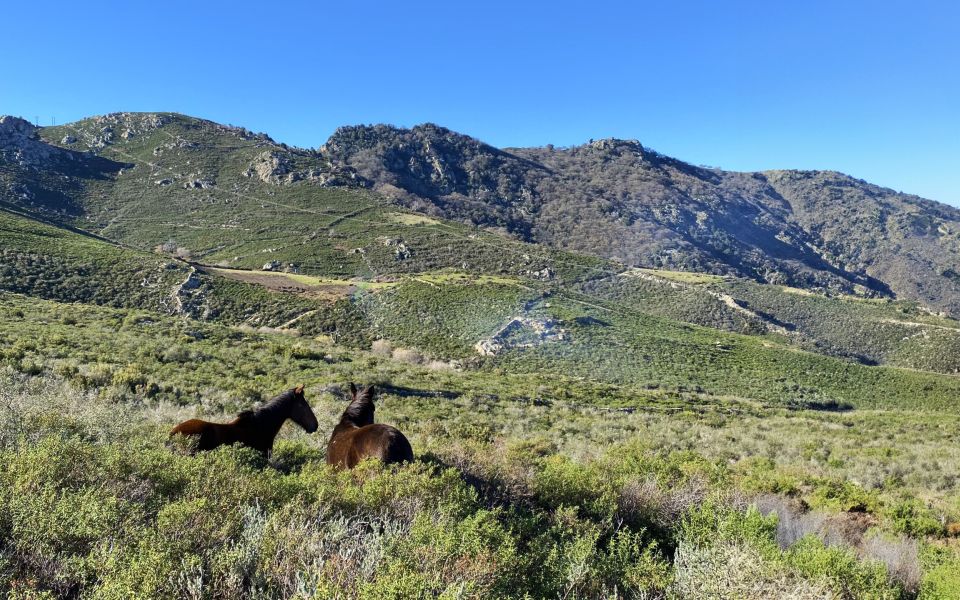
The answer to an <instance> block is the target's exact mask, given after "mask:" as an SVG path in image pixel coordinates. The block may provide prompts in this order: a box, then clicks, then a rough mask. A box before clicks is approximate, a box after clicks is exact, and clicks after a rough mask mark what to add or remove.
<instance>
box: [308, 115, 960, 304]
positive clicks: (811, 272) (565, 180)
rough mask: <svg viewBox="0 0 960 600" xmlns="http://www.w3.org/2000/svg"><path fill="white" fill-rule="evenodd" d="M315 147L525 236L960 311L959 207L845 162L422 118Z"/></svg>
mask: <svg viewBox="0 0 960 600" xmlns="http://www.w3.org/2000/svg"><path fill="white" fill-rule="evenodd" d="M321 151H322V152H323V153H324V155H325V156H328V157H329V158H330V160H331V162H333V163H334V164H337V165H343V166H344V167H350V168H353V169H355V170H356V172H357V173H358V174H359V175H360V176H362V177H363V178H365V179H367V180H369V181H372V182H373V183H374V187H375V188H376V189H378V190H380V191H382V192H383V193H385V194H386V195H388V196H389V197H392V198H395V199H396V200H397V201H399V202H401V203H402V204H404V205H406V206H408V207H411V208H414V209H415V210H419V211H424V212H427V213H428V214H432V215H434V216H440V217H445V218H452V219H457V220H460V221H463V222H469V223H474V224H477V225H483V226H487V227H493V228H499V229H502V230H504V231H507V232H510V233H511V234H513V235H515V236H517V237H519V238H521V239H526V240H530V241H535V242H538V243H543V244H548V245H550V246H553V247H557V248H563V249H567V250H574V251H579V252H586V253H590V254H594V255H598V256H604V257H607V258H612V259H615V260H618V261H621V262H624V263H626V264H628V265H634V266H641V267H654V268H667V269H678V270H688V271H699V272H711V273H718V274H731V275H737V276H741V277H749V278H752V279H755V280H757V281H760V282H766V283H775V284H782V285H790V286H793V287H800V288H806V289H827V290H835V291H841V292H844V293H858V294H862V295H867V296H888V295H896V297H898V298H903V299H908V300H917V301H920V302H922V303H924V304H926V305H929V306H932V307H936V308H938V309H940V310H943V311H946V312H949V313H951V314H954V315H957V314H960V278H958V277H957V275H956V273H955V268H956V265H957V264H958V263H960V210H957V209H955V208H951V207H949V206H946V205H943V204H938V203H936V202H931V201H929V200H924V199H921V198H918V197H916V196H910V195H907V194H901V193H897V192H894V191H893V190H889V189H884V188H881V187H878V186H875V185H871V184H869V183H867V182H864V181H862V180H858V179H854V178H852V177H849V176H846V175H843V174H840V173H835V172H828V171H816V172H813V171H770V172H759V173H737V172H727V171H722V170H719V169H707V168H702V167H695V166H693V165H689V164H687V163H684V162H682V161H679V160H676V159H673V158H670V157H667V156H663V155H661V154H659V153H657V152H655V151H652V150H650V149H649V148H646V147H644V146H642V145H641V144H640V143H639V142H636V141H626V140H615V139H608V140H599V141H596V142H591V143H589V144H585V145H583V146H576V147H571V148H554V147H552V146H547V147H544V148H513V149H506V150H499V149H496V148H493V147H491V146H488V145H486V144H483V143H482V142H479V141H478V140H475V139H472V138H470V137H467V136H464V135H461V134H458V133H455V132H452V131H450V130H447V129H444V128H442V127H437V126H435V125H429V124H428V125H421V126H417V127H414V128H413V129H409V130H408V129H397V128H394V127H389V126H383V125H377V126H358V127H343V128H341V129H339V130H337V132H335V133H334V134H333V136H331V138H330V140H329V141H327V143H326V144H325V145H324V146H323V147H322V148H321Z"/></svg>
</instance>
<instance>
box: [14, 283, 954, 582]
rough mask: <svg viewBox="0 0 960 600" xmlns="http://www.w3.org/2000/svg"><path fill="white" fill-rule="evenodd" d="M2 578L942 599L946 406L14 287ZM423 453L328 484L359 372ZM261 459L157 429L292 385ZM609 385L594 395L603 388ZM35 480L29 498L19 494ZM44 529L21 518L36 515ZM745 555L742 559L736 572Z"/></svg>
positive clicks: (946, 549)
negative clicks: (731, 385)
mask: <svg viewBox="0 0 960 600" xmlns="http://www.w3.org/2000/svg"><path fill="white" fill-rule="evenodd" d="M0 315H3V319H4V320H3V322H2V324H0V336H2V337H0V339H2V343H0V348H3V354H2V355H0V380H2V383H3V386H2V389H3V392H2V397H0V400H2V402H0V406H2V409H0V453H2V454H3V464H4V465H5V467H4V468H3V470H2V471H0V478H3V480H4V481H3V485H2V486H0V489H2V490H3V491H2V492H0V531H3V532H4V539H6V540H7V542H6V543H5V545H4V546H3V547H2V549H0V577H2V579H0V581H3V582H4V585H5V586H6V589H7V591H8V595H12V596H18V595H19V597H35V596H36V595H37V594H42V593H49V594H51V595H53V596H63V595H72V594H80V595H83V596H96V597H117V598H121V597H123V598H131V597H158V596H165V597H170V596H176V597H183V596H224V595H228V596H251V597H253V596H255V597H369V598H383V597H388V598H389V597H395V598H405V597H433V596H438V595H439V596H442V597H466V598H471V597H475V598H488V597H503V598H511V597H516V598H519V597H523V596H524V595H527V596H529V597H534V598H541V597H542V598H547V597H556V596H564V595H566V596H567V597H579V598H596V597H610V596H616V597H672V598H690V597H702V598H708V597H721V595H718V594H721V592H720V591H719V590H720V589H726V590H728V591H727V592H726V593H727V594H728V596H726V597H729V594H734V595H735V596H736V597H742V598H762V597H777V596H780V597H786V596H781V595H789V594H793V596H791V597H797V598H815V597H843V598H912V597H917V596H918V595H919V597H922V598H949V597H953V596H952V594H956V593H957V591H958V589H960V588H958V587H957V586H958V583H960V582H957V581H956V579H955V574H956V573H957V572H958V567H960V548H958V546H957V544H956V541H955V540H954V538H952V537H951V535H953V534H954V533H956V532H957V529H960V528H956V527H953V526H952V525H951V524H952V523H954V522H955V521H958V520H960V487H958V480H957V478H956V477H955V476H953V474H954V473H956V472H957V469H958V467H960V453H958V452H957V451H956V447H955V445H953V444H952V438H953V434H954V432H955V431H956V428H957V426H958V425H960V415H957V414H956V413H954V412H938V413H934V412H926V413H923V412H920V413H917V412H915V411H910V410H896V409H886V410H854V411H850V412H840V413H838V412H821V411H807V410H787V409H784V408H777V407H775V406H765V404H764V403H762V402H756V401H750V400H741V399H735V398H730V397H723V396H713V395H707V394H703V393H694V392H676V391H673V392H667V391H664V390H640V389H637V388H635V387H632V386H631V385H628V384H617V383H602V382H597V381H590V380H579V381H578V380H576V379H575V378H572V377H565V376H562V375H557V374H551V373H541V374H540V375H533V376H527V375H523V374H522V373H517V372H513V371H512V370H511V371H502V370H501V369H498V368H496V367H491V368H479V369H470V370H463V369H460V368H456V367H454V366H452V365H450V364H440V363H425V362H422V361H420V360H417V359H416V357H413V359H412V357H411V355H410V354H409V353H404V352H402V351H398V350H402V349H401V348H389V347H387V346H385V345H384V344H375V345H374V346H373V348H372V349H370V350H363V349H359V348H357V349H353V348H347V347H344V346H343V345H339V344H335V343H334V342H333V341H332V340H331V339H330V338H329V337H325V336H320V337H312V338H311V337H303V336H299V337H297V336H292V335H289V334H281V333H269V332H262V331H256V330H251V329H249V328H239V329H238V328H235V327H228V326H223V325H217V324H203V323H199V322H196V321H191V320H184V319H181V318H170V317H162V316H159V315H157V314H154V313H149V312H145V311H136V310H125V309H110V308H99V307H92V306H80V305H68V304H58V303H54V302H43V301H38V300H35V299H27V298H24V297H22V296H16V295H6V296H4V297H3V299H2V307H0ZM351 380H354V381H364V382H372V383H375V384H377V385H379V386H380V387H381V390H382V391H381V394H380V396H379V400H378V408H379V410H378V413H377V414H378V420H379V421H381V422H388V423H393V424H395V425H397V426H398V427H400V428H401V429H403V430H404V431H405V432H406V433H407V434H408V436H409V437H410V438H411V440H412V442H413V444H414V448H415V449H416V452H417V455H418V457H419V459H418V461H417V462H416V463H415V464H414V465H411V466H409V467H404V468H400V469H394V470H390V469H382V468H379V467H377V466H376V465H367V466H366V467H364V468H363V469H361V470H359V471H355V472H352V473H349V474H337V473H335V472H332V471H330V470H329V469H328V468H327V467H326V466H325V465H324V464H323V456H324V446H325V441H326V440H325V438H324V432H327V431H329V430H330V429H331V428H332V425H333V424H334V422H335V419H336V418H337V416H338V414H339V412H340V411H342V409H343V407H344V403H343V400H342V398H341V397H340V395H339V394H340V392H339V391H338V390H339V389H341V387H342V386H343V385H344V384H345V382H347V381H351ZM301 382H302V383H306V384H307V395H308V398H309V399H310V401H311V403H312V404H313V407H314V410H315V412H316V413H317V415H318V418H319V419H320V422H321V430H320V433H318V434H317V435H313V436H310V435H307V434H305V433H304V432H302V431H300V430H298V429H296V428H295V427H294V426H292V425H288V426H287V428H285V429H284V432H283V434H282V436H281V440H280V442H279V444H278V447H277V449H276V451H275V453H274V455H273V456H272V458H271V459H270V463H269V465H265V464H263V461H262V459H259V458H258V457H256V456H253V455H251V454H249V453H246V452H244V451H243V450H239V449H224V450H222V451H218V452H215V453H211V454H206V455H202V456H197V457H191V456H185V455H182V454H179V453H178V452H177V451H176V450H175V449H170V448H168V447H167V446H166V445H165V432H166V431H167V430H168V428H169V427H170V426H172V424H174V423H175V422H177V421H178V420H181V419H185V418H188V417H191V416H202V417H205V418H211V419H226V418H228V417H229V415H230V414H233V413H235V412H236V411H239V410H241V409H243V408H246V407H249V406H251V405H252V404H253V403H255V402H258V401H261V400H263V399H265V398H267V397H269V396H270V395H272V394H275V393H277V392H279V391H281V390H283V389H286V388H288V387H291V386H292V385H294V384H295V383H301ZM604 398H605V399H607V401H606V402H604V401H603V399H604ZM27 490H29V492H28V491H27ZM28 532H29V533H28ZM737 564H742V565H749V568H743V569H732V568H731V565H737Z"/></svg>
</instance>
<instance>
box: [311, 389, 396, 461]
mask: <svg viewBox="0 0 960 600" xmlns="http://www.w3.org/2000/svg"><path fill="white" fill-rule="evenodd" d="M373 391H374V390H373V386H372V385H371V386H367V387H365V388H364V389H363V390H362V391H359V392H358V391H357V386H355V385H353V384H352V383H351V384H350V396H351V401H350V406H348V407H347V410H345V411H343V416H342V417H340V424H339V425H337V426H336V428H334V430H333V435H331V436H330V443H329V444H327V463H328V464H331V465H334V466H335V467H337V468H338V469H342V468H344V467H346V468H347V469H352V468H353V467H355V466H357V463H359V462H360V461H362V460H363V459H365V458H370V457H373V458H378V459H380V460H381V461H383V462H384V463H386V464H390V463H399V462H409V461H412V460H413V448H411V447H410V442H409V441H407V438H406V437H405V436H404V435H403V434H402V433H400V431H399V430H397V429H396V428H395V427H391V426H389V425H374V424H373V412H374V410H376V408H375V407H374V405H373Z"/></svg>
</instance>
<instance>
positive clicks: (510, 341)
mask: <svg viewBox="0 0 960 600" xmlns="http://www.w3.org/2000/svg"><path fill="white" fill-rule="evenodd" d="M566 340H567V332H566V330H564V329H563V328H562V327H560V326H559V324H558V323H557V322H556V321H554V320H553V319H550V318H547V317H523V316H517V317H513V318H511V319H510V320H509V321H508V322H507V323H506V325H504V326H503V327H501V328H500V329H498V330H497V331H496V333H494V334H493V335H492V336H490V337H489V338H486V339H482V340H480V341H478V342H477V343H476V344H475V345H474V349H475V350H476V351H477V353H478V354H480V355H481V356H494V355H496V354H499V353H500V352H502V351H504V350H507V349H510V348H532V347H534V346H539V345H541V344H544V343H548V342H563V341H566Z"/></svg>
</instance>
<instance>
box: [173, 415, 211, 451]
mask: <svg viewBox="0 0 960 600" xmlns="http://www.w3.org/2000/svg"><path fill="white" fill-rule="evenodd" d="M222 428H223V425H220V424H218V423H210V422H209V421H203V420H201V419H190V420H189V421H184V422H183V423H180V424H179V425H177V426H176V427H174V428H173V429H171V430H170V437H173V436H175V435H184V436H189V437H193V438H196V440H197V446H196V449H197V450H213V449H214V448H216V447H217V446H219V445H221V444H223V443H225V442H224V436H223V435H222V432H221V431H220V430H221V429H222Z"/></svg>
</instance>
